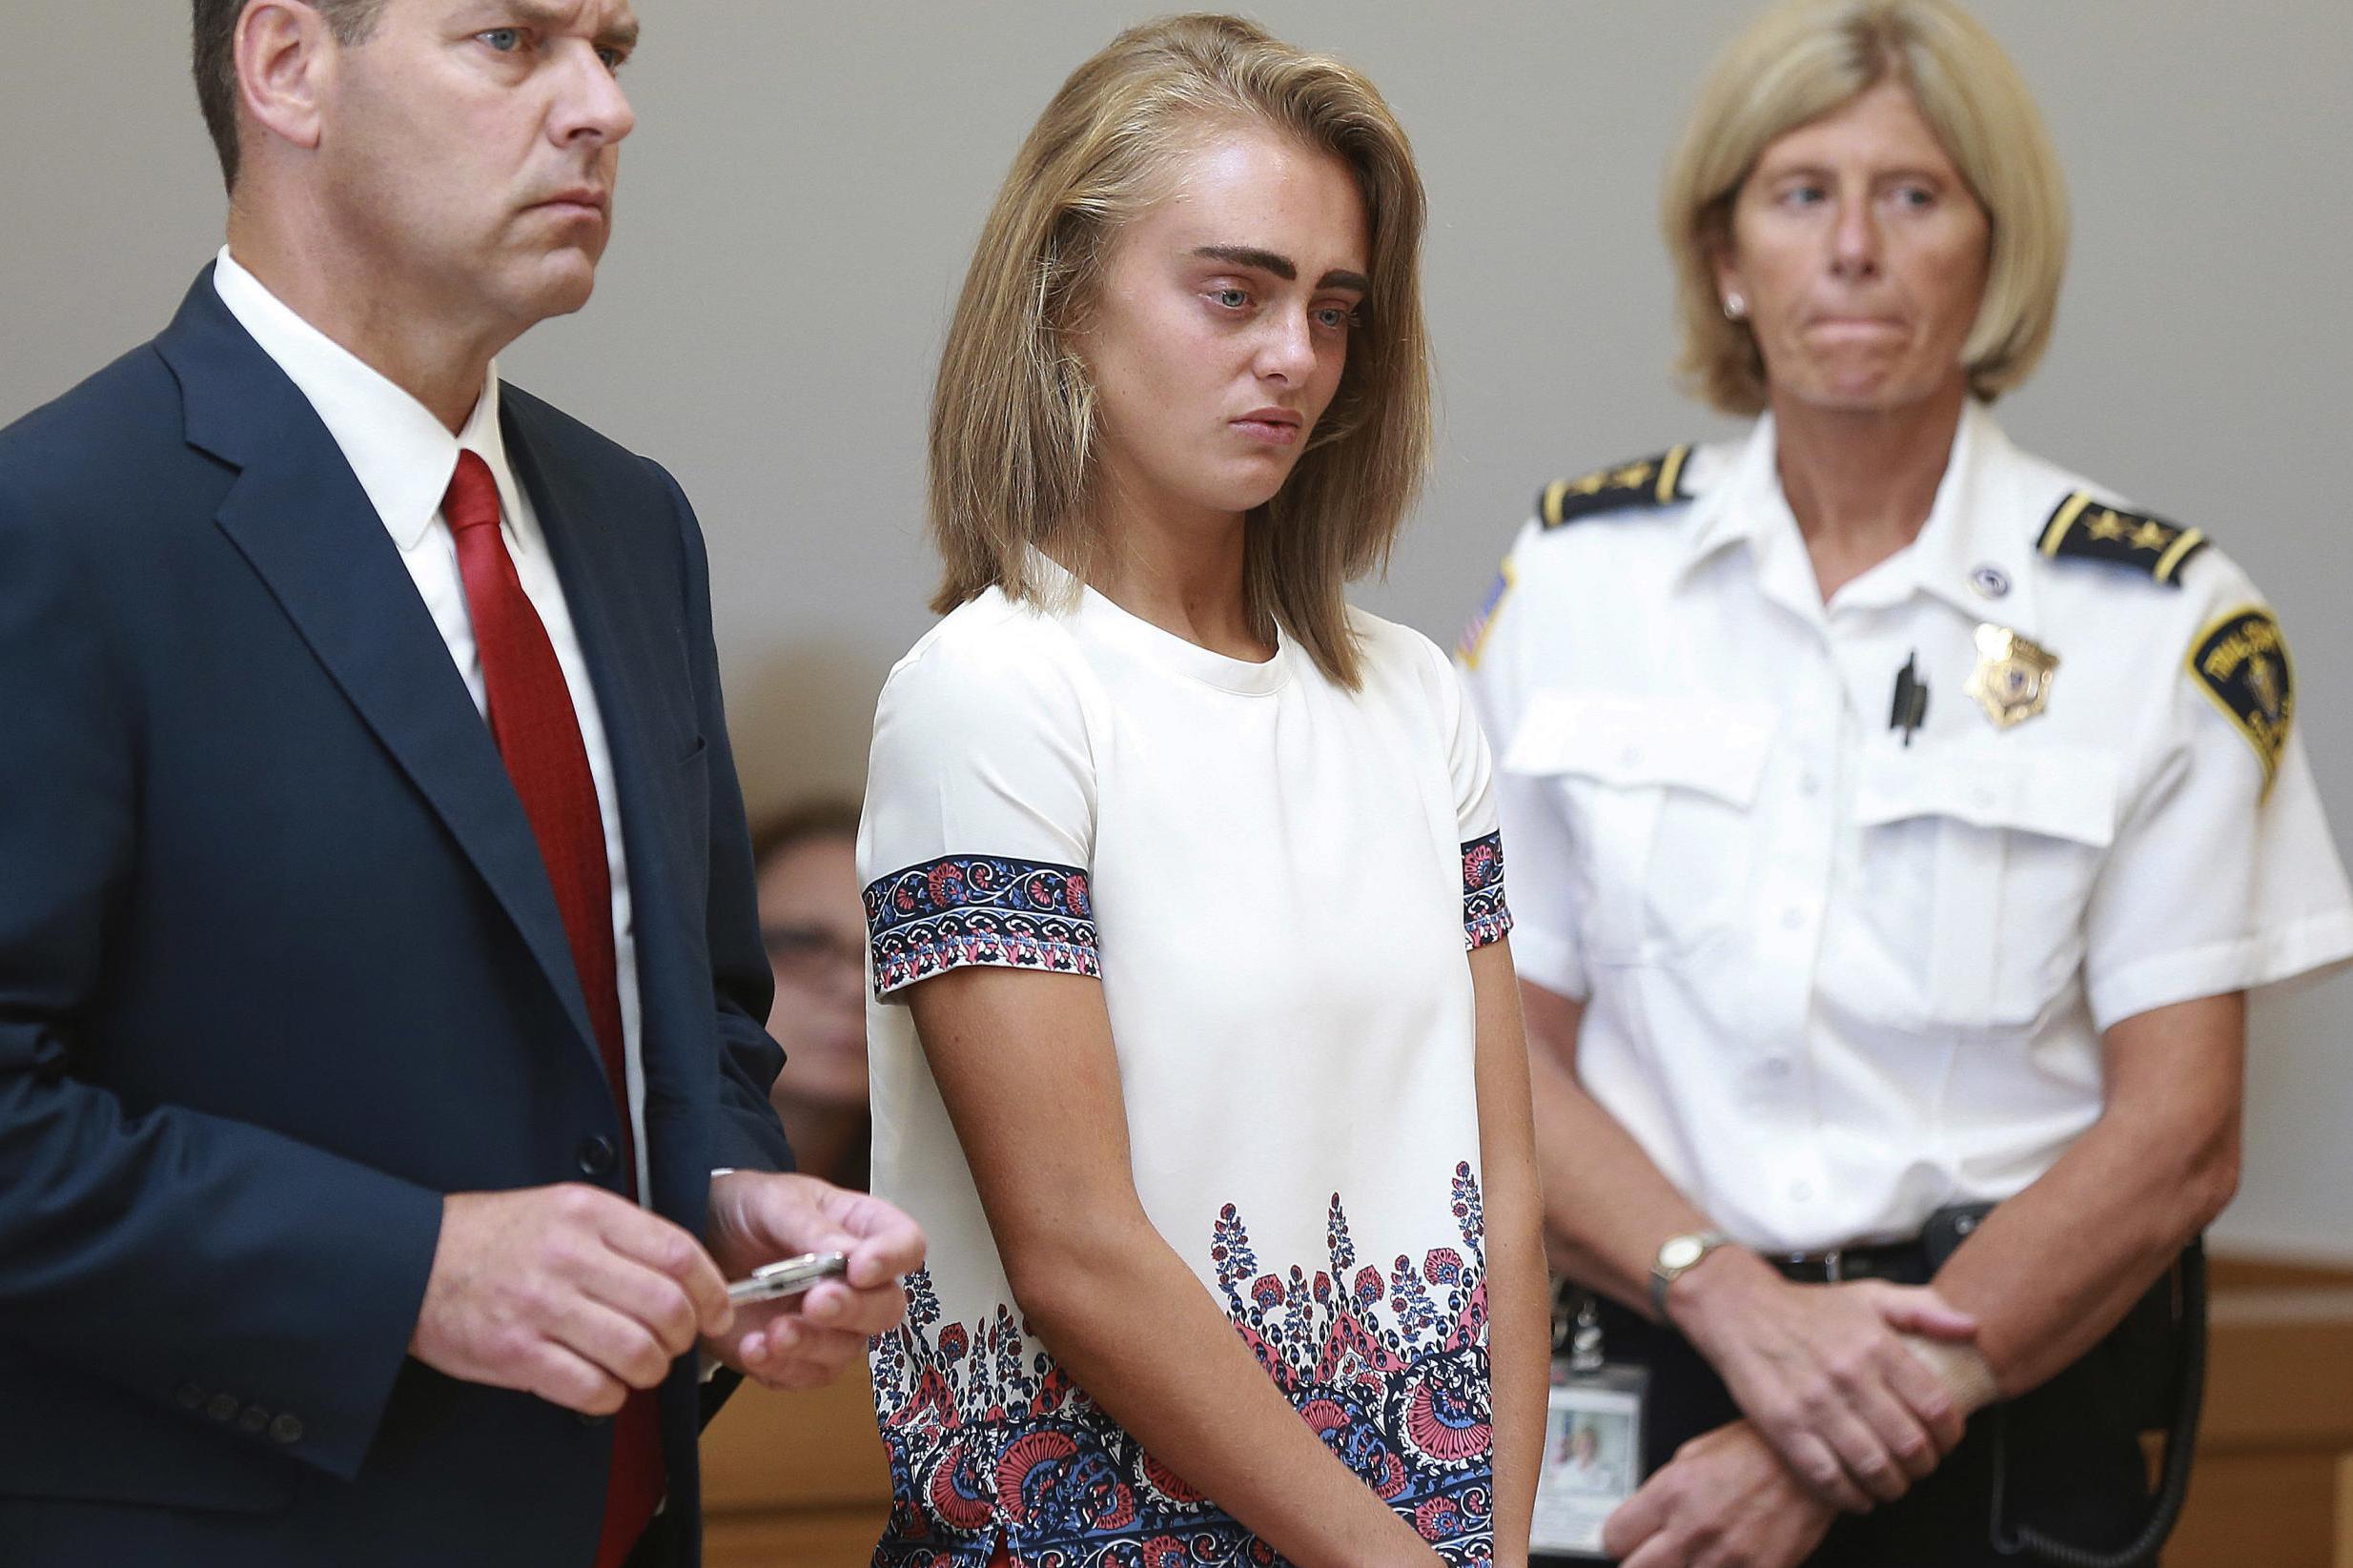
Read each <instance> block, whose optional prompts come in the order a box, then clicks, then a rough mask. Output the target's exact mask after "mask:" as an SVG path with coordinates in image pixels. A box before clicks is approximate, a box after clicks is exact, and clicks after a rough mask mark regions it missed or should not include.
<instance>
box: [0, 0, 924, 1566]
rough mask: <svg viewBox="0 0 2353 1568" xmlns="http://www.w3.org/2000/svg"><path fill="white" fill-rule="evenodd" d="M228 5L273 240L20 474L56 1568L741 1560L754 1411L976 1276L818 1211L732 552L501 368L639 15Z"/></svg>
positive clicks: (15, 1524) (595, 198) (39, 1179)
mask: <svg viewBox="0 0 2353 1568" xmlns="http://www.w3.org/2000/svg"><path fill="white" fill-rule="evenodd" d="M194 19H195V41H196V64H197V77H198V86H199V93H200V96H201V98H202V100H203V103H204V107H205V110H206V114H207V119H208V121H209V122H210V124H211V127H212V130H213V132H214V135H215V142H216V144H217V145H218V147H219V149H220V152H221V155H222V161H223V166H224V169H225V170H226V171H227V172H228V174H229V178H230V187H231V193H232V202H231V216H230V223H229V243H228V246H227V247H226V248H225V249H224V250H223V252H222V253H221V255H220V257H219V259H218V260H217V261H216V263H215V266H213V267H211V268H208V269H207V270H206V271H205V272H204V274H203V275H201V276H199V277H198V278H197V280H196V283H195V285H194V288H193V289H192V290H191V291H190V293H189V295H188V297H187V300H186V302H185V303H184V304H183V305H182V306H181V308H180V311H179V314H178V316H177V317H176V318H175V319H174V321H173V322H172V324H171V326H170V327H169V328H168V329H167V330H166V331H165V332H164V333H163V334H162V336H159V337H157V338H155V339H154V340H153V342H151V343H148V344H146V345H145V346H143V347H141V348H139V349H136V350H134V351H133V352H132V353H131V354H129V355H127V356H124V357H123V358H122V359H120V360H118V361H116V362H115V363H114V364H113V365H112V366H110V367H108V368H107V369H106V370H104V371H101V372H100V373H99V374H98V375H97V376H95V377H92V379H90V380H89V381H86V382H84V383H83V384H82V385H81V386H80V387H77V388H76V389H74V390H73V391H72V392H71V393H69V394H67V395H66V396H65V397H62V398H60V399H59V400H57V401H56V402H54V403H51V404H50V405H49V406H48V407H46V408H43V409H40V410H38V411H36V412H35V413H33V414H31V415H30V416H28V417H26V418H24V419H23V420H20V421H19V422H18V423H16V424H15V425H13V426H11V427H10V428H9V429H8V430H6V431H5V432H0V1563H6V1564H8V1565H9V1568H50V1565H52V1564H54V1565H60V1568H62V1565H68V1564H71V1565H72V1568H116V1565H118V1564H130V1563H156V1564H170V1565H172V1568H207V1565H212V1564H222V1565H226V1564H232V1563H234V1564H236V1565H238V1568H273V1565H286V1568H293V1565H297V1564H299V1565H303V1568H313V1565H319V1564H356V1565H370V1564H385V1565H392V1564H401V1565H414V1564H435V1565H451V1564H474V1563H480V1564H485V1565H487V1564H498V1565H500V1568H537V1565H542V1564H543V1565H546V1568H588V1565H590V1564H591V1563H600V1564H612V1563H617V1562H619V1561H621V1560H622V1559H623V1558H626V1557H628V1556H629V1554H630V1553H631V1552H632V1551H634V1553H635V1554H636V1555H635V1557H634V1558H632V1559H631V1560H634V1561H637V1562H640V1563H656V1562H659V1563H665V1564H668V1563H681V1564H683V1563H690V1562H692V1561H693V1560H695V1558H697V1556H698V1550H699V1531H698V1528H697V1508H696V1506H695V1498H696V1492H695V1481H696V1473H695V1436H696V1430H697V1414H698V1404H699V1401H700V1395H702V1393H703V1392H705V1391H702V1390H699V1389H698V1387H697V1383H698V1374H699V1370H700V1369H699V1363H724V1364H725V1365H726V1367H729V1368H732V1369H734V1371H736V1372H740V1373H744V1374H748V1375H752V1376H754V1377H756V1378H758V1379H759V1380H761V1381H763V1382H767V1383H770V1384H773V1385H776V1386H781V1387H796V1386H808V1385H809V1384H811V1383H813V1382H816V1381H821V1380H823V1379H824V1378H826V1377H828V1376H830V1375H832V1374H833V1373H834V1372H835V1371H836V1370H838V1369H839V1368H840V1367H841V1366H842V1365H843V1364H844V1363H845V1362H846V1361H848V1360H849V1357H850V1356H851V1355H853V1354H855V1353H856V1352H857V1350H858V1348H859V1346H860V1345H861V1343H862V1341H863V1337H864V1336H865V1335H866V1334H870V1333H873V1332H878V1331H880V1330H882V1329H884V1328H887V1327H889V1326H890V1324H892V1323H893V1322H895V1321H896V1318H897V1315H898V1312H899V1310H900V1299H901V1298H900V1293H899V1289H898V1285H897V1278H896V1276H897V1275H898V1274H899V1273H902V1272H903V1271H905V1270H907V1269H909V1268H911V1267H912V1266H913V1265H914V1264H915V1263H916V1262H917V1261H918V1259H919V1257H920V1252H921V1247H922V1238H921V1236H920V1234H919V1233H918V1232H917V1231H916V1230H915V1228H914V1226H913V1225H912V1224H911V1222H910V1221H908V1220H907V1219H906V1218H905V1217H904V1216H903V1215H900V1214H899V1213H898V1212H896V1211H894V1210H892V1209H890V1207H889V1206H888V1205H885V1204H881V1203H878V1202H876V1201H875V1200H872V1199H870V1198H865V1197H862V1196H858V1195H854V1194H847V1193H843V1192H840V1191H836V1190H834V1189H832V1188H829V1187H827V1186H826V1185H825V1184H823V1183H820V1182H816V1181H813V1180H811V1179H809V1178H807V1177H804V1176H799V1175H793V1174H778V1173H776V1172H779V1171H789V1170H790V1161H791V1155H790V1151H789V1150H788V1148H787V1147H786V1144H785V1140H784V1137H783V1134H782V1132H781V1130H779V1128H778V1126H777V1124H776V1121H775V1119H774V1116H773V1114H772V1113H771V1111H770V1110H769V1109H768V1105H767V1088H768V1084H769V1082H770V1080H771V1079H772V1078H773V1077H774V1075H775V1071H776V1067H777V1063H778V1060H779V1055H778V1052H777V1050H776V1049H775V1047H774V1046H773V1045H772V1044H771V1043H770V1042H769V1040H768V1039H767V1036H766V1035H765V1034H764V1033H763V1032H762V1030H761V1028H760V1027H759V1025H758V1023H757V1022H756V1021H757V1020H759V1019H761V1018H762V1017H764V1016H765V1014H766V1012H767V1001H768V985H769V982H768V975H767V965H766V963H765V961H764V957H763V954H762V950H761V946H760V940H759V935H758V927H757V921H756V917H755V914H754V906H753V896H752V881H751V862H750V855H749V852H748V848H747V843H746V834H745V829H744V821H743V807H742V803H741V801H740V799H739V796H738V793H737V787H736V782H735V775H734V767H733V764H732V761H731V759H730V756H729V752H728V748H727V740H726V727H725V723H724V719H723V714H722V708H721V703H720V693H719V681H718V667H717V661H716V657H715V654H714V651H713V647H712V641H711V626H710V606H709V599H708V585H707V580H706V576H707V571H706V562H705V559H704V553H703V545H702V540H701V536H700V534H699V532H698V530H697V527H696V524H695V521H694V518H693V515H692V513H691V512H690V511H689V509H688V508H687V505H686V502H685V498H684V497H683V496H682V495H681V494H680V492H679V490H678V488H677V486H676V485H675V484H674V483H673V482H672V481H671V480H670V479H669V477H668V475H666V474H665V472H664V471H663V470H662V469H660V468H659V467H657V466H656V465H654V464H653V463H651V462H648V461H646V460H645V459H643V458H636V457H633V456H631V455H630V454H628V453H627V452H625V451H624V450H623V449H621V448H620V447H618V446H615V445H613V444H612V443H611V442H609V441H606V440H604V439H603V438H600V437H598V436H597V435H596V434H595V433H594V432H592V431H590V430H588V429H587V428H585V427H584V426H583V425H581V424H579V423H577V422H575V421H573V420H571V419H569V418H567V417H564V416H563V415H562V414H560V413H558V412H556V411H555V410H554V409H552V408H550V407H548V406H547V405H546V404H544V403H542V402H540V401H539V400H537V399H536V398H533V397H528V396H526V395H524V394H522V393H521V392H519V391H517V390H515V389H513V388H511V387H504V386H501V384H500V382H499V381H498V379H497V376H496V372H495V368H494V366H493V363H492V361H493V356H495V355H496V354H497V353H498V352H499V350H500V349H501V348H502V347H504V346H505V345H506V344H507V343H509V342H511V341H512V340H513V339H514V338H515V337H517V336H520V335H521V334H522V332H523V331H524V330H526V329H527V328H528V327H530V326H531V325H532V324H533V323H534V322H536V321H539V320H541V319H542V318H544V317H546V316H552V315H557V314H561V313H563V312H567V311H571V310H575V309H578V308H579V307H580V306H581V305H582V304H583V303H584V302H585V301H586V299H587V296H588V293H589V290H590V286H591V283H592V280H593V275H594V269H595V264H596V261H597V259H598V257H599V255H601V254H602V252H603V249H604V241H605V236H606V233H607V228H608V222H609V217H610V211H611V208H610V203H611V195H612V190H613V177H614V171H615V166H616V153H617V149H618V145H619V143H620V141H621V140H622V138H623V137H624V135H626V134H627V132H628V130H629V128H630V124H631V118H630V111H629V107H628V104H627V102H626V101H625V99H624V97H623V95H622V92H621V91H620V89H619V87H618V86H617V85H616V83H615V80H614V76H613V71H615V70H616V69H617V68H618V66H619V64H620V62H621V61H622V60H623V59H624V57H625V56H626V54H627V53H628V51H629V50H630V49H631V47H632V46H633V44H634V41H635V34H636V24H635V21H634V19H633V18H632V16H631V15H630V13H629V10H628V6H627V4H626V0H307V3H305V0H195V4H194ZM804 1250H831V1251H839V1252H845V1253H847V1254H849V1271H848V1274H847V1277H846V1278H844V1279H840V1280H834V1281H829V1282H828V1283H826V1284H823V1285H821V1286H819V1287H818V1288H817V1289H815V1290H813V1291H811V1292H809V1293H808V1294H807V1295H806V1296H804V1297H802V1298H801V1299H800V1300H799V1301H798V1302H786V1303H781V1304H775V1305H769V1306H764V1307H757V1308H743V1309H735V1310H732V1311H731V1310H730V1308H729V1306H728V1303H727V1299H726V1291H725V1286H724V1281H725V1280H726V1279H730V1278H736V1277H740V1276H742V1275H744V1274H746V1273H748V1272H749V1271H750V1270H751V1269H753V1268H754V1267H756V1266H758V1265H760V1264H762V1263H765V1262H767V1261H770V1260H772V1259H775V1258H779V1257H783V1256H787V1255H789V1254H791V1253H794V1252H801V1251H804ZM698 1351H699V1352H700V1353H701V1354H700V1355H698V1354H695V1353H697V1352H698Z"/></svg>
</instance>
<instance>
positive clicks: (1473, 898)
mask: <svg viewBox="0 0 2353 1568" xmlns="http://www.w3.org/2000/svg"><path fill="white" fill-rule="evenodd" d="M1510 932H1511V906H1509V905H1507V904H1505V903H1504V835H1503V834H1502V833H1501V832H1495V833H1489V834H1487V835H1486V836H1485V837H1483V838H1476V839H1473V840H1471V841H1470V843H1468V844H1466V845H1463V947H1466V948H1471V949H1474V950H1475V949H1477V948H1480V947H1485V946H1486V945H1487V944H1488V943H1490V942H1501V941H1503V940H1504V937H1505V936H1507V935H1509V934H1510Z"/></svg>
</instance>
